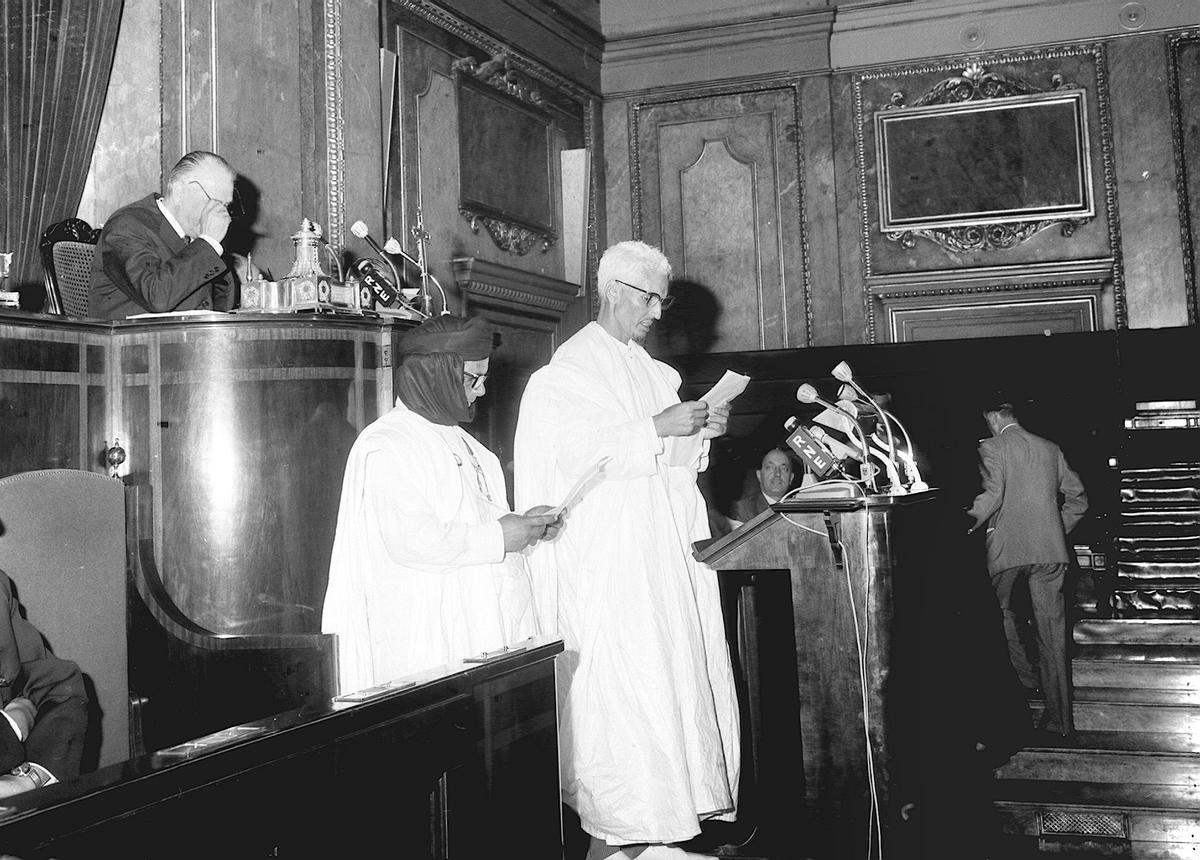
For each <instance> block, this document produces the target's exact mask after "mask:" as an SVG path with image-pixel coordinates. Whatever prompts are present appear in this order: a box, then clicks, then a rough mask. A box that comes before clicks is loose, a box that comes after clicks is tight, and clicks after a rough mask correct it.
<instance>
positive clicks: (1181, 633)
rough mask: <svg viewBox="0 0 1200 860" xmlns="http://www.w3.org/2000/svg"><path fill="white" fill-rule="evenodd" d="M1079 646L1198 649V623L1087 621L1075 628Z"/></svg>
mask: <svg viewBox="0 0 1200 860" xmlns="http://www.w3.org/2000/svg"><path fill="white" fill-rule="evenodd" d="M1073 635H1074V639H1075V642H1077V643H1079V644H1080V645H1101V644H1106V645H1200V622H1196V621H1190V622H1189V621H1187V620H1176V619H1169V618H1112V619H1101V618H1090V619H1087V620H1084V621H1079V622H1077V623H1076V624H1075V625H1074V631H1073Z"/></svg>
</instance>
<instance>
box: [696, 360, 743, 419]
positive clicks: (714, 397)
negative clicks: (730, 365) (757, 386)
mask: <svg viewBox="0 0 1200 860" xmlns="http://www.w3.org/2000/svg"><path fill="white" fill-rule="evenodd" d="M749 382H750V377H749V376H744V375H742V374H740V373H734V372H733V371H732V370H726V371H725V375H724V376H722V377H721V378H720V379H718V380H717V384H716V385H714V386H713V387H712V388H710V389H708V392H707V393H706V394H705V395H704V396H703V397H701V398H700V399H701V400H703V401H704V402H705V403H707V404H708V408H709V409H710V410H712V409H716V408H717V407H719V406H728V405H729V403H730V401H731V400H733V398H735V397H737V396H738V395H739V394H741V393H742V392H743V391H745V390H746V386H747V385H748V384H749Z"/></svg>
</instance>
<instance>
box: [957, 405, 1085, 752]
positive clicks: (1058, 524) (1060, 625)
mask: <svg viewBox="0 0 1200 860" xmlns="http://www.w3.org/2000/svg"><path fill="white" fill-rule="evenodd" d="M984 420H986V421H987V424H988V428H989V429H990V430H991V432H992V437H991V438H990V439H984V440H983V441H982V442H981V443H980V445H979V459H980V471H981V473H982V475H983V491H982V492H981V493H980V494H979V495H978V496H977V497H976V498H975V502H974V504H972V506H971V508H970V511H969V512H968V513H969V514H970V516H971V517H973V518H974V520H975V524H974V526H972V528H971V531H975V530H976V529H978V528H980V527H981V526H983V525H984V524H985V523H986V524H987V526H988V529H987V568H988V574H989V575H990V576H991V579H992V587H993V588H994V589H995V591H996V598H997V600H998V601H999V602H1000V609H1001V611H1002V613H1003V616H1004V632H1005V635H1006V636H1007V638H1008V652H1009V658H1010V660H1011V661H1012V665H1013V669H1015V670H1016V673H1017V676H1018V677H1019V678H1020V679H1021V683H1022V684H1024V685H1025V686H1026V687H1030V688H1033V687H1037V686H1038V685H1039V682H1040V685H1041V688H1042V691H1043V693H1044V695H1045V701H1046V710H1045V713H1044V715H1043V717H1042V722H1041V726H1040V728H1041V729H1043V730H1044V731H1045V732H1047V733H1048V734H1051V735H1057V736H1063V737H1067V736H1070V735H1071V734H1072V733H1073V731H1074V725H1073V723H1072V719H1071V678H1070V673H1069V671H1068V665H1067V659H1068V658H1067V629H1066V613H1065V608H1064V605H1063V594H1062V587H1063V577H1064V575H1065V574H1066V571H1067V564H1068V562H1069V560H1070V556H1069V555H1068V553H1067V541H1066V534H1067V533H1068V532H1070V531H1071V529H1073V528H1074V527H1075V525H1076V524H1077V523H1078V522H1079V520H1080V519H1081V518H1082V517H1083V514H1084V512H1085V511H1087V494H1086V493H1085V492H1084V489H1083V483H1082V482H1081V481H1080V480H1079V476H1078V475H1076V474H1075V472H1073V471H1072V470H1071V468H1070V467H1069V466H1068V465H1067V461H1066V458H1064V457H1063V453H1062V451H1061V450H1060V449H1059V447H1058V446H1057V445H1055V444H1054V443H1053V442H1050V441H1049V440H1046V439H1043V438H1041V437H1040V436H1035V435H1034V434H1033V433H1030V432H1029V431H1028V430H1026V429H1025V428H1023V427H1022V426H1021V425H1020V424H1019V423H1018V422H1017V419H1016V416H1015V414H1014V412H1013V407H1012V406H1011V404H1008V403H1000V404H996V405H995V406H991V407H988V408H987V409H986V410H985V411H984ZM1060 493H1061V495H1062V499H1063V501H1062V503H1061V506H1060V503H1059V494H1060ZM1026 578H1027V579H1028V581H1029V595H1030V598H1031V601H1032V604H1033V620H1034V625H1035V627H1036V629H1037V637H1036V638H1037V650H1038V667H1037V670H1036V671H1035V670H1034V668H1033V666H1031V665H1030V663H1029V658H1028V656H1027V655H1026V653H1025V649H1024V646H1023V644H1022V642H1021V639H1020V636H1019V634H1018V629H1017V621H1016V616H1015V615H1014V613H1013V609H1012V594H1013V588H1014V586H1015V585H1016V584H1017V582H1019V581H1020V580H1022V579H1026Z"/></svg>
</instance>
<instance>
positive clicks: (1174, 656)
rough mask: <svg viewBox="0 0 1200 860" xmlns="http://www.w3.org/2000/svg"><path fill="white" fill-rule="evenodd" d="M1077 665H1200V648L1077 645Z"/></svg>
mask: <svg viewBox="0 0 1200 860" xmlns="http://www.w3.org/2000/svg"><path fill="white" fill-rule="evenodd" d="M1074 662H1075V663H1151V664H1155V665H1178V666H1185V667H1186V666H1190V665H1192V664H1200V646H1189V645H1153V644H1151V645H1146V644H1135V643H1118V644H1109V643H1098V644H1090V645H1077V646H1076V649H1075V661H1074Z"/></svg>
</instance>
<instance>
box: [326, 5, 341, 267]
mask: <svg viewBox="0 0 1200 860" xmlns="http://www.w3.org/2000/svg"><path fill="white" fill-rule="evenodd" d="M345 166H346V138H345V120H344V118H343V116H342V0H325V169H326V174H327V181H326V183H325V186H326V194H327V200H326V205H327V206H328V207H329V218H328V223H327V224H326V225H325V227H326V230H325V233H326V236H327V237H328V240H329V244H330V245H332V246H334V247H335V248H340V247H341V246H342V245H343V243H344V242H345V239H346V229H345V218H344V215H343V211H342V210H343V209H344V207H343V205H342V204H343V199H344V197H345V190H346V189H345V177H344V176H343V172H344V170H345Z"/></svg>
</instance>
